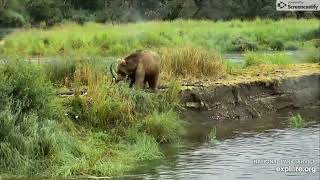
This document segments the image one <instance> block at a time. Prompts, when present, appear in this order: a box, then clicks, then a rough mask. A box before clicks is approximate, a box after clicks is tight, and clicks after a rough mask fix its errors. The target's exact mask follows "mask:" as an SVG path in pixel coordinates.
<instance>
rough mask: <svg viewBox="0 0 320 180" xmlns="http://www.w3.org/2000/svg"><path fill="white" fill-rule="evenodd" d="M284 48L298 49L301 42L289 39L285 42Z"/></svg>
mask: <svg viewBox="0 0 320 180" xmlns="http://www.w3.org/2000/svg"><path fill="white" fill-rule="evenodd" d="M284 49H285V50H291V51H294V50H298V49H299V43H298V42H296V41H288V42H286V43H285V44H284Z"/></svg>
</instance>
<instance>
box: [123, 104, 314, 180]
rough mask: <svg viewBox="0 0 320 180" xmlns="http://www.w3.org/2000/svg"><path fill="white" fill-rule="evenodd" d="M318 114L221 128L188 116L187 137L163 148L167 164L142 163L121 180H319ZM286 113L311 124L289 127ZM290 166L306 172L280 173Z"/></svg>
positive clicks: (191, 114)
mask: <svg viewBox="0 0 320 180" xmlns="http://www.w3.org/2000/svg"><path fill="white" fill-rule="evenodd" d="M319 110H320V109H319V107H316V108H312V109H307V110H300V111H299V112H297V111H295V112H282V113H276V114H272V115H269V116H266V117H263V118H260V119H254V120H247V121H232V120H230V121H229V122H220V123H213V122H211V121H208V117H207V115H206V114H205V113H198V112H189V113H187V116H188V117H189V118H192V120H190V121H191V128H190V129H189V131H188V132H189V133H188V136H187V137H185V140H184V141H183V142H182V143H181V144H180V145H171V146H169V145H168V146H164V147H162V148H163V151H164V153H165V155H166V159H164V160H160V161H150V162H146V163H142V164H141V167H137V169H136V170H135V171H132V172H130V173H129V174H128V175H126V176H124V177H122V178H124V179H128V178H129V179H204V180H206V179H208V180H211V179H259V180H270V179H304V180H313V179H315V180H318V179H319V158H320V154H319V151H320V148H319V146H320V144H319V143H320V132H319V130H320V125H319V120H320V118H319V112H320V111H319ZM291 113H301V114H302V116H303V117H305V118H306V119H309V120H311V121H308V122H307V123H306V127H304V128H301V129H295V128H289V127H288V123H287V118H288V116H289V114H291ZM213 126H216V129H217V141H215V142H210V141H209V140H208V138H206V136H207V134H208V133H209V132H210V130H211V129H212V127H213ZM290 161H291V162H290ZM289 166H290V170H292V169H295V168H296V167H297V168H298V167H301V168H307V169H305V170H306V171H308V172H282V171H281V168H282V170H284V169H285V168H289ZM277 168H278V169H277ZM122 178H121V179H122Z"/></svg>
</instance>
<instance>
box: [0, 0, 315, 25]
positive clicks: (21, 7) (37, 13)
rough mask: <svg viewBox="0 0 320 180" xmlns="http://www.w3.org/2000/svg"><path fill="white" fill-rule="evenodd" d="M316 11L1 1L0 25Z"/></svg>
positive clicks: (116, 1)
mask: <svg viewBox="0 0 320 180" xmlns="http://www.w3.org/2000/svg"><path fill="white" fill-rule="evenodd" d="M319 14H320V13H319V12H317V13H316V12H311V13H306V12H277V11H276V10H275V0H223V1H222V0H0V26H26V25H31V24H32V25H36V24H44V25H53V24H55V23H59V22H62V21H65V20H67V21H76V22H78V23H84V22H86V21H96V22H101V23H104V22H135V21H141V20H174V19H177V18H184V19H212V20H217V19H233V18H238V19H252V18H256V17H261V18H281V17H288V16H289V17H298V18H301V17H303V18H308V17H318V18H319V17H320V16H319Z"/></svg>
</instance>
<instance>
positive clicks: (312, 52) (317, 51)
mask: <svg viewBox="0 0 320 180" xmlns="http://www.w3.org/2000/svg"><path fill="white" fill-rule="evenodd" d="M306 54H307V55H306V57H305V60H304V61H305V62H308V63H320V48H311V49H308V50H307V51H306Z"/></svg>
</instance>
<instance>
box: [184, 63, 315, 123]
mask: <svg viewBox="0 0 320 180" xmlns="http://www.w3.org/2000/svg"><path fill="white" fill-rule="evenodd" d="M255 73H256V74H255ZM229 78H230V79H229V80H228V78H227V79H225V80H218V81H216V82H215V83H211V84H207V85H203V86H190V87H189V88H188V87H187V88H186V89H185V90H183V91H182V103H183V104H184V106H185V107H186V108H189V109H194V110H200V111H206V113H207V114H208V116H209V117H210V119H212V120H227V119H248V118H257V117H260V116H263V115H267V114H268V113H272V112H277V111H280V110H283V109H286V108H291V109H292V108H303V107H310V106H320V66H319V65H317V64H313V65H297V66H292V67H288V68H285V69H282V68H271V69H270V68H269V69H268V70H266V69H264V68H263V67H261V69H260V71H258V70H257V71H256V72H251V74H248V73H246V74H242V75H237V76H234V77H229Z"/></svg>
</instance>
